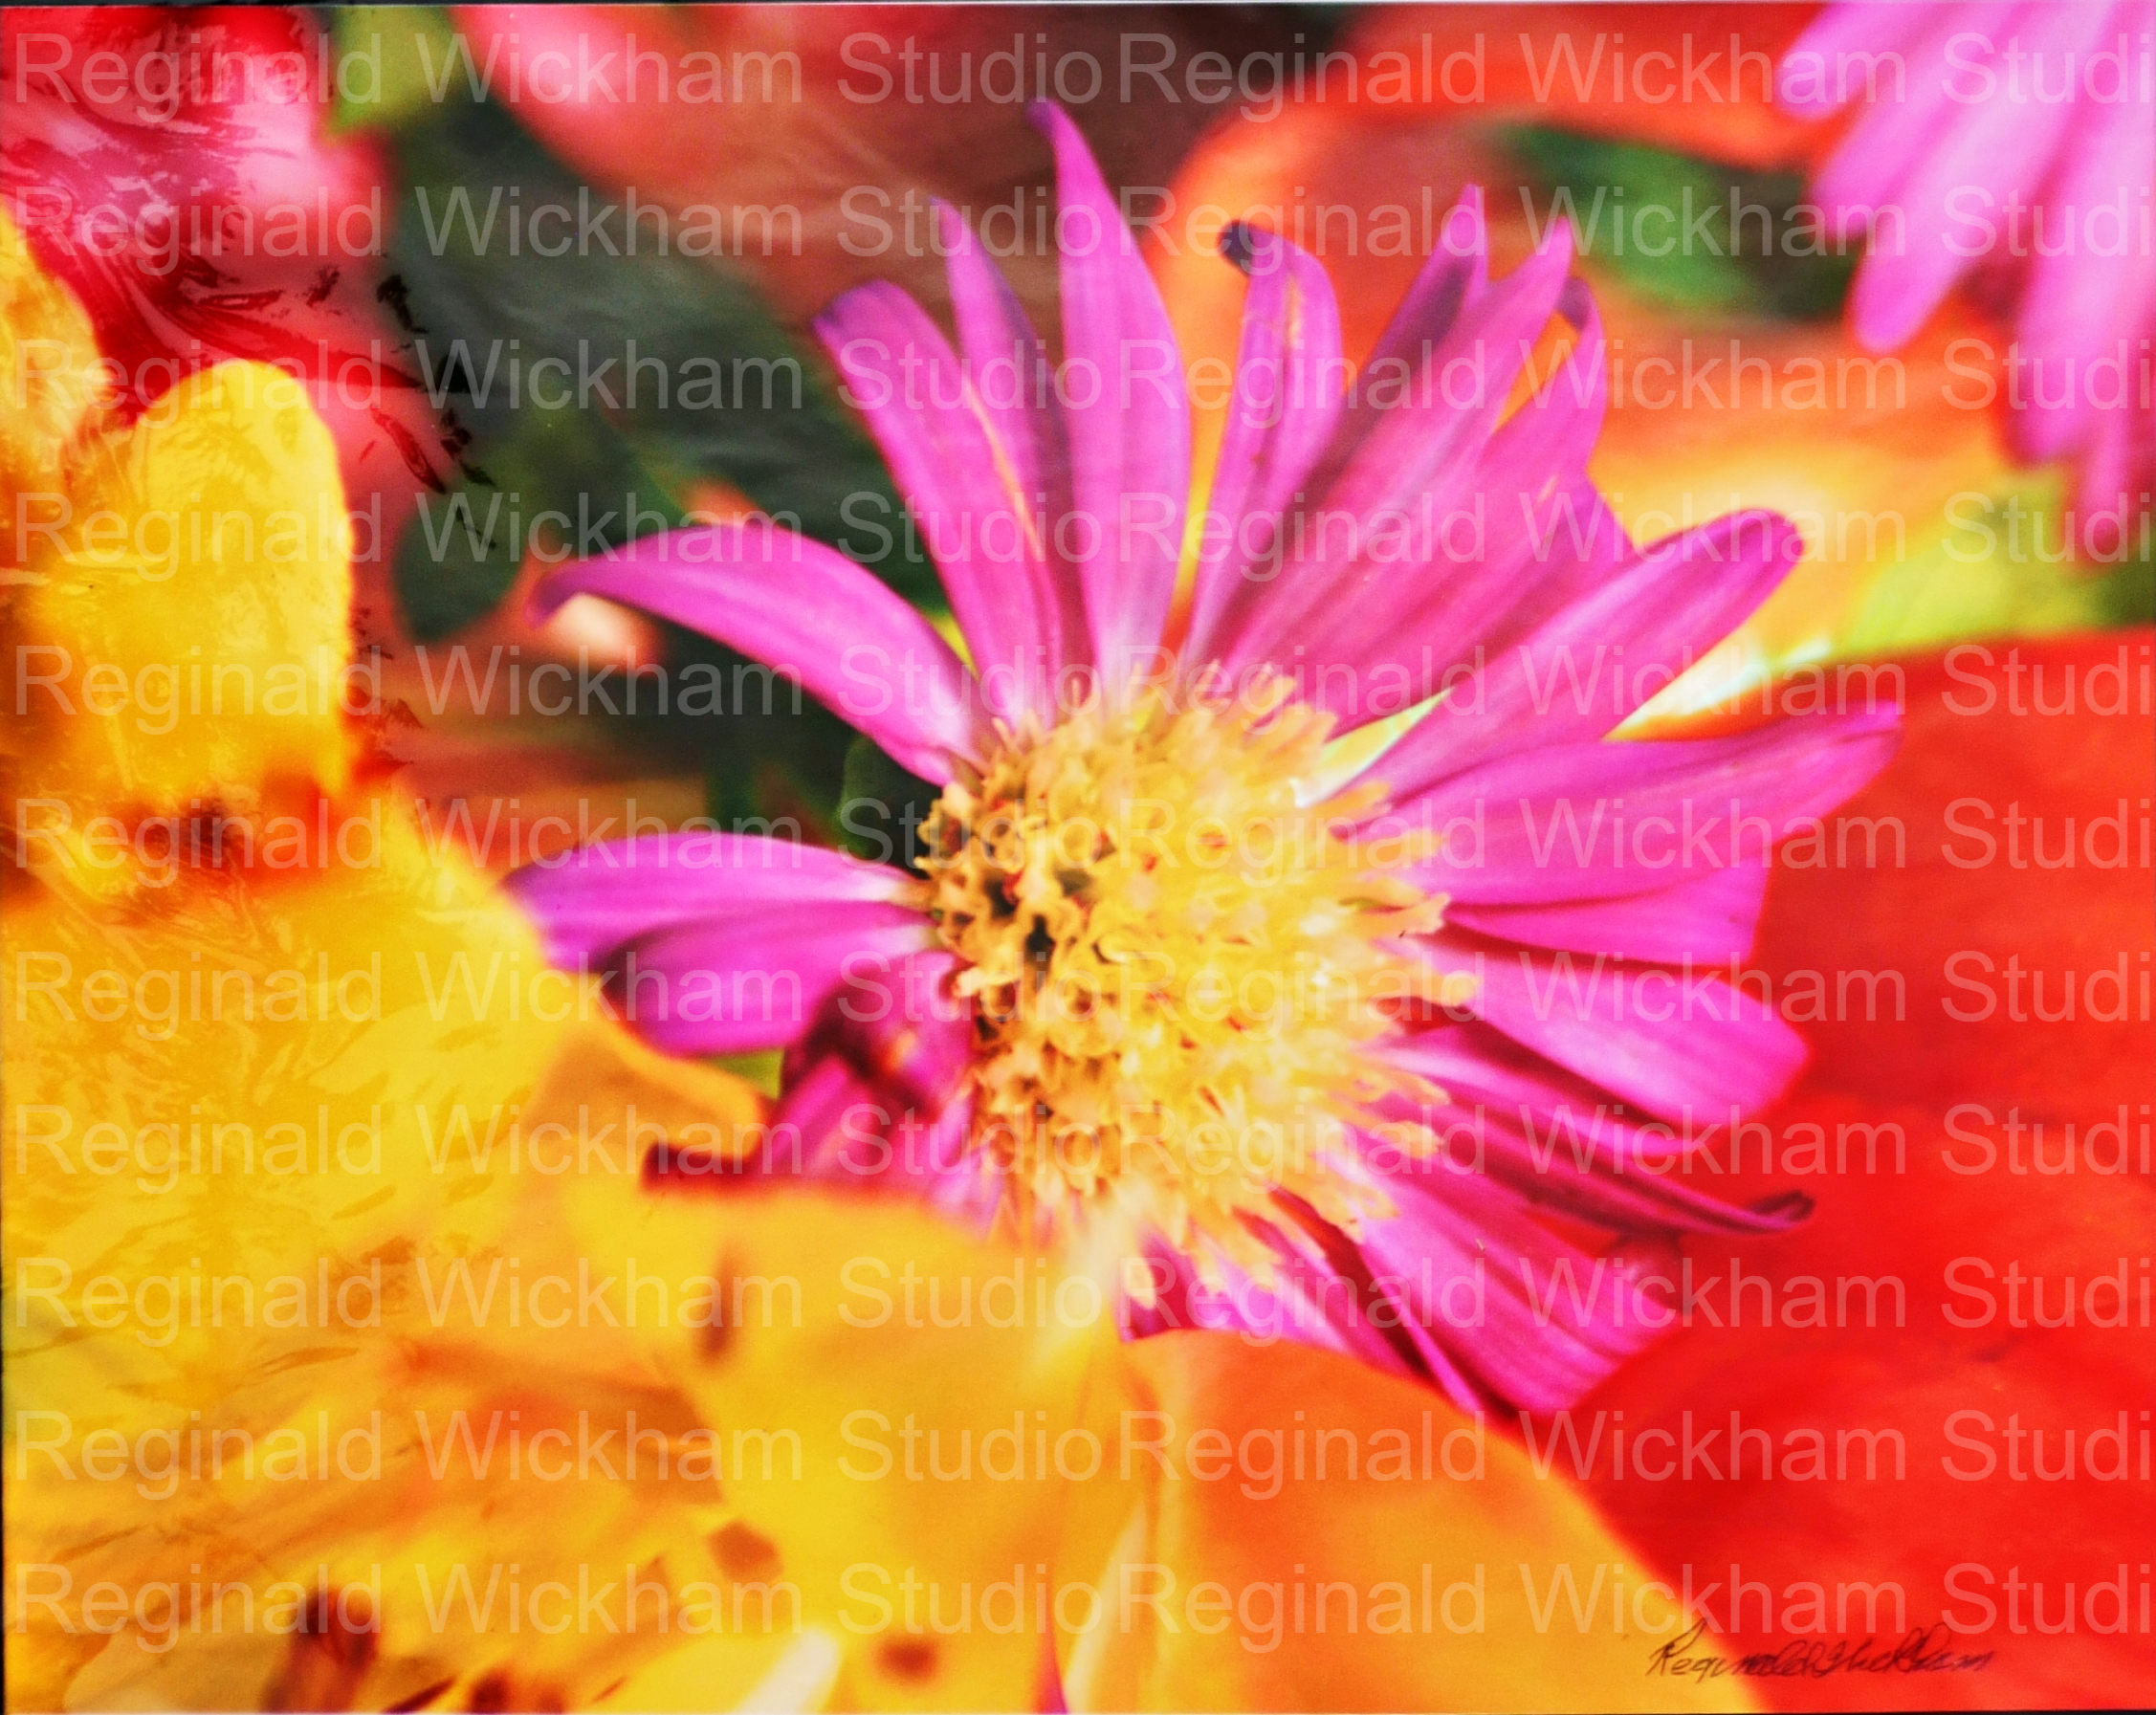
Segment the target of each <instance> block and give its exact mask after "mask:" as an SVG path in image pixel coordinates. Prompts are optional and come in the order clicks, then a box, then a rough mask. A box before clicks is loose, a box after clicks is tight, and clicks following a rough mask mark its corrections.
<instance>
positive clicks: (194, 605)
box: [8, 363, 370, 878]
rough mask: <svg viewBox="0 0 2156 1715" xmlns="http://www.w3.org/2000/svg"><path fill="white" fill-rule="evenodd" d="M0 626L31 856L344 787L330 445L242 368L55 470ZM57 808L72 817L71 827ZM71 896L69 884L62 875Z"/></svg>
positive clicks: (342, 631) (340, 523)
mask: <svg viewBox="0 0 2156 1715" xmlns="http://www.w3.org/2000/svg"><path fill="white" fill-rule="evenodd" d="M69 475H70V481H69V484H68V490H67V493H66V495H64V496H62V498H61V501H60V504H61V505H62V507H63V508H64V511H63V512H62V513H61V515H60V516H59V517H56V518H55V520H54V521H53V522H52V523H51V524H49V525H46V524H40V525H39V527H38V528H37V530H36V531H35V532H34V539H33V540H31V541H28V542H26V543H24V544H23V546H24V548H25V550H26V554H25V562H24V570H23V572H22V573H21V574H20V577H21V578H22V580H23V582H22V583H20V584H19V585H18V587H17V588H16V590H15V592H14V602H13V604H12V607H13V611H12V613H11V616H10V623H9V627H8V629H9V631H10V634H11V636H10V641H11V644H13V645H14V646H15V647H14V648H13V649H11V657H12V658H11V664H10V665H11V672H12V673H13V674H14V676H15V678H16V680H17V683H16V684H15V686H14V687H13V692H14V701H15V702H16V703H17V705H18V706H19V707H21V708H22V709H23V711H24V712H25V714H26V715H27V717H28V719H27V722H26V725H27V728H28V731H27V733H26V734H25V735H24V736H23V737H22V738H21V740H20V741H19V742H20V747H21V748H22V749H23V750H25V751H27V752H28V753H29V754H28V755H27V756H26V758H25V759H24V763H23V777H24V778H23V779H22V781H21V782H20V783H19V785H18V791H20V792H21V793H22V794H24V795H25V796H27V797H31V798H34V799H37V800H40V801H49V802H51V803H53V804H54V806H55V807H53V808H52V809H51V810H49V811H41V812H40V813H39V814H38V815H36V816H34V817H33V825H37V826H40V827H47V828H50V829H52V830H53V838H52V840H51V841H50V842H44V841H41V842H39V843H38V847H37V849H38V851H39V852H43V851H45V850H47V849H49V848H59V847H77V846H78V845H79V842H80V841H81V840H82V838H83V835H82V831H81V825H82V824H83V823H84V822H85V821H87V820H88V819H89V818H90V817H91V816H92V815H94V814H96V813H98V812H100V811H102V812H113V811H118V812H120V813H121V814H122V815H124V816H128V817H130V818H140V817H142V816H145V815H147V816H181V817H185V816H188V815H199V814H202V813H204V812H205V811H214V810H217V809H225V810H234V809H237V810H245V809H250V808H253V807H254V805H255V804H256V803H259V802H261V801H262V799H263V796H264V794H265V793H267V792H269V791H271V790H272V789H273V788H275V787H276V786H278V785H279V784H289V783H297V784H299V785H300V786H302V787H305V786H309V785H312V784H316V783H319V785H321V786H323V787H325V788H327V789H329V790H332V791H335V790H337V789H338V788H339V787H340V786H341V783H342V781H343V779H344V774H345V759H346V744H347V740H346V736H345V733H344V728H343V715H342V714H341V706H342V705H348V706H350V707H351V708H353V709H354V710H355V711H357V710H363V709H364V708H365V707H366V706H367V704H368V702H369V700H370V692H369V687H368V684H367V682H366V680H365V679H364V677H363V676H361V677H360V678H358V679H356V680H350V681H348V679H347V675H346V673H345V667H346V662H347V658H348V655H349V645H348V641H347V635H346V610H347V607H348V606H349V604H350V601H351V569H350V565H349V558H348V540H347V536H348V529H347V524H346V520H345V517H344V509H343V491H342V487H341V483H340V482H339V479H338V471H337V449H336V445H335V443H334V442H333V441H332V439H331V437H330V434H329V430H328V429H326V428H325V427H324V426H323V424H322V422H321V419H320V418H319V417H318V416H317V415H316V414H315V412H314V409H313V407H311V406H310V405H309V404H308V402H307V399H306V396H305V394H304V393H303V392H302V391H301V390H300V388H299V387H298V385H297V383H295V382H294V381H293V380H292V379H291V378H290V377H288V376H286V375H284V374H282V373H281V372H279V371H277V370H275V369H272V368H269V367H268V366H266V365H263V364H259V363H224V364H220V365H218V366H217V367H216V368H214V369H210V370H207V371H204V372H202V373H199V374H197V375H194V376H191V377H189V378H188V379H187V380H186V381H184V382H182V383H180V384H179V385H178V386H176V387H174V388H173V389H172V390H171V391H170V392H168V393H165V395H163V396H162V397H161V398H160V399H158V400H157V401H156V402H155V403H153V404H152V406H151V407H150V408H149V410H148V411H147V412H146V413H145V414H144V415H143V418H142V419H141V420H140V421H139V422H137V423H136V424H135V425H133V426H132V427H131V428H129V429H126V430H125V431H124V432H121V433H118V434H113V435H109V436H106V437H105V438H103V439H102V440H100V441H99V442H98V443H97V444H96V446H95V447H94V448H92V449H90V450H89V451H86V452H85V453H84V454H83V455H82V457H81V458H80V460H79V462H78V463H77V465H76V466H75V468H74V469H72V470H71V471H70V473H69ZM71 812H72V814H71ZM78 873H79V874H82V875H83V876H84V877H85V878H86V876H87V874H88V873H90V872H87V871H79V872H78Z"/></svg>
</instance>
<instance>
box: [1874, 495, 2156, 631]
mask: <svg viewBox="0 0 2156 1715" xmlns="http://www.w3.org/2000/svg"><path fill="white" fill-rule="evenodd" d="M2064 498H2065V482H2064V478H2063V473H2061V472H2060V471H2059V470H2058V469H2057V468H2056V467H2054V468H2051V469H2048V470H2040V471H2031V472H2026V473H2022V475H2021V479H2020V480H2019V481H2017V482H2010V483H2007V484H2003V485H2001V486H2000V487H1999V488H1997V489H1995V490H1994V491H1992V492H1991V493H1990V494H1986V495H1974V494H1971V495H1964V496H1957V498H1956V501H1955V504H1954V507H1953V509H1952V512H1951V516H1950V518H1949V519H1946V520H1942V528H1941V529H1940V530H1939V531H1938V532H1937V533H1936V534H1935V535H1934V536H1932V537H1931V538H1930V539H1927V540H1923V541H1918V542H1913V543H1912V544H1911V552H1910V553H1909V554H1908V555H1907V556H1906V557H1905V558H1904V559H1903V560H1901V561H1896V562H1894V563H1893V564H1890V565H1885V566H1883V567H1882V568H1881V571H1880V573H1879V576H1878V577H1877V579H1876V580H1875V581H1874V582H1873V583H1872V585H1871V587H1870V589H1869V590H1868V591H1867V593H1866V596H1865V601H1864V605H1863V608H1862V610H1861V611H1860V612H1859V614H1858V615H1857V617H1856V619H1855V621H1854V622H1853V623H1852V625H1851V627H1850V628H1849V629H1848V631H1847V632H1846V634H1845V635H1844V636H1842V637H1841V638H1839V639H1837V642H1836V646H1835V653H1836V654H1837V655H1847V656H1859V657H1860V656H1866V655H1882V654H1890V653H1895V652H1899V651H1906V650H1911V649H1928V648H1934V647H1937V646H1939V645H1942V644H1947V643H1957V642H1961V641H1964V640H1969V639H1987V638H1998V637H2043V636H2049V635H2054V634H2057V633H2059V632H2063V631H2087V630H2102V629H2106V628H2109V627H2116V626H2122V625H2133V624H2145V623H2146V620H2147V617H2148V614H2149V608H2150V599H2151V598H2150V592H2151V589H2152V588H2156V583H2152V573H2156V568H2152V567H2151V566H2150V564H2149V563H2148V562H2147V561H2129V562H2127V563H2125V564H2123V565H2121V566H2118V567H2115V568H2109V569H2107V568H2104V567H2101V566H2092V565H2089V564H2086V563H2083V562H2079V561H2074V560H2072V559H2069V558H2068V557H2067V556H2066V555H2065V553H2064V551H2063V544H2064V542H2065V540H2066V534H2065V523H2064V518H2063V505H2064Z"/></svg>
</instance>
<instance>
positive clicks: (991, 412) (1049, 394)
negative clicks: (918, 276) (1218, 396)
mask: <svg viewBox="0 0 2156 1715" xmlns="http://www.w3.org/2000/svg"><path fill="white" fill-rule="evenodd" d="M936 219H937V221H938V223H939V226H940V230H941V231H942V234H943V243H944V249H945V250H946V251H947V252H948V253H949V257H950V261H949V266H948V268H947V271H946V272H947V275H948V278H949V283H950V288H951V314H952V317H953V319H955V320H956V321H957V324H958V352H959V355H960V356H961V357H963V358H964V360H965V364H966V374H967V376H968V378H969V379H970V381H971V383H972V386H973V393H974V399H975V402H976V406H977V408H979V411H980V412H981V414H982V416H983V417H984V418H985V419H986V421H987V424H988V426H989V433H990V437H991V439H992V440H993V442H994V444H995V448H996V453H997V456H998V458H999V459H1000V460H1003V461H1007V463H1008V466H1009V477H1008V480H1010V481H1012V482H1014V483H1015V484H1016V485H1017V487H1018V490H1019V492H1020V493H1021V494H1022V495H1024V496H1026V499H1027V503H1028V505H1029V507H1030V508H1031V510H1032V511H1033V513H1034V514H1035V515H1036V516H1038V517H1041V518H1042V519H1044V520H1047V521H1050V528H1049V530H1048V532H1047V534H1048V536H1049V538H1050V539H1049V540H1048V541H1046V542H1045V544H1043V551H1044V554H1045V567H1046V572H1047V575H1046V577H1045V580H1044V586H1043V587H1042V588H1041V589H1040V590H1039V592H1038V593H1037V594H1036V596H1035V605H1036V617H1037V622H1038V624H1039V627H1040V633H1041V642H1042V644H1043V646H1044V647H1045V649H1047V650H1048V663H1049V666H1050V667H1051V668H1052V669H1060V668H1063V667H1066V666H1077V667H1083V666H1085V665H1086V664H1088V663H1089V661H1090V660H1091V659H1092V644H1091V640H1090V639H1089V637H1088V636H1087V633H1086V604H1085V593H1084V591H1083V590H1082V589H1081V588H1080V587H1079V582H1078V570H1077V568H1076V567H1075V566H1073V565H1071V564H1070V562H1069V561H1067V560H1066V559H1065V558H1064V557H1063V555H1062V553H1061V552H1060V551H1059V550H1058V549H1057V548H1056V546H1055V543H1054V541H1053V539H1052V538H1053V535H1054V530H1053V525H1052V520H1054V519H1056V518H1060V517H1064V516H1065V515H1067V513H1068V512H1069V511H1070V447H1069V442H1068V439H1067V435H1066V433H1065V429H1064V421H1063V407H1061V406H1060V405H1058V404H1057V402H1056V396H1055V389H1054V388H1053V387H1052V386H1050V385H1045V380H1044V378H1045V377H1046V376H1047V375H1048V374H1050V373H1051V372H1052V367H1053V365H1052V364H1051V363H1050V361H1049V356H1048V347H1047V343H1046V341H1044V340H1043V339H1042V338H1041V337H1040V335H1039V334H1037V333H1035V332H1034V331H1033V324H1032V322H1031V321H1029V320H1028V319H1026V315H1025V311H1024V309H1023V306H1022V305H1021V304H1020V303H1019V301H1018V296H1017V294H1016V293H1014V292H1012V290H1011V287H1010V282H1009V281H1008V280H1006V279H1004V278H1003V275H1002V274H1001V271H1000V270H999V269H998V268H997V267H996V265H995V264H994V263H993V262H992V261H990V260H989V259H988V256H987V254H986V253H984V252H983V251H982V250H981V247H980V243H979V239H977V238H976V237H975V236H974V234H973V232H972V231H970V230H969V229H968V228H967V226H966V224H965V222H964V221H963V220H961V219H959V217H958V214H957V210H956V209H952V208H950V207H949V206H948V205H946V204H943V203H938V204H937V205H936ZM999 472H1001V466H1000V467H999Z"/></svg>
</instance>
